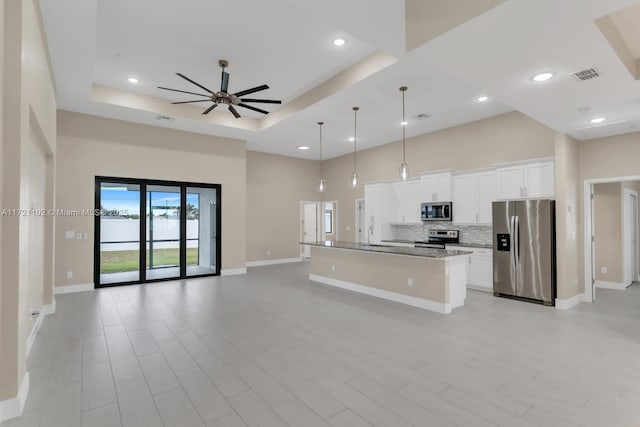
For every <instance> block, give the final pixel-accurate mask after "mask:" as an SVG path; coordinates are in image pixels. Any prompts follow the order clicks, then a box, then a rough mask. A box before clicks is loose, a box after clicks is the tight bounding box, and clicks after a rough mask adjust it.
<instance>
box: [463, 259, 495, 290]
mask: <svg viewBox="0 0 640 427" xmlns="http://www.w3.org/2000/svg"><path fill="white" fill-rule="evenodd" d="M467 287H468V288H472V289H477V290H481V291H487V292H493V256H492V255H491V254H489V255H486V254H479V253H474V254H473V255H471V256H469V281H468V283H467Z"/></svg>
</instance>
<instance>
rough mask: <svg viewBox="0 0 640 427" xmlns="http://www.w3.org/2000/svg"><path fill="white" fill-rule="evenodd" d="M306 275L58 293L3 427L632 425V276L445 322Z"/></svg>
mask: <svg viewBox="0 0 640 427" xmlns="http://www.w3.org/2000/svg"><path fill="white" fill-rule="evenodd" d="M308 268H309V267H308V264H307V263H299V264H290V265H283V266H270V267H260V268H252V269H250V270H249V274H248V275H247V276H235V277H224V278H220V277H216V278H206V279H194V280H191V281H188V282H180V281H177V282H165V283H156V284H149V285H142V286H128V287H121V288H109V289H102V290H99V291H95V292H86V293H81V294H71V295H61V296H58V297H57V298H56V299H57V312H56V313H55V314H54V315H51V316H49V317H47V318H46V319H45V322H44V325H43V328H42V329H41V332H40V334H39V336H38V338H37V340H36V343H35V345H34V347H33V351H32V355H31V358H30V360H29V371H30V373H31V392H30V394H29V398H28V401H27V403H26V407H25V411H24V415H23V416H22V417H21V418H18V419H15V420H11V421H9V422H6V423H5V424H3V427H5V426H6V427H9V426H11V427H15V426H46V427H50V426H51V427H54V426H60V427H74V426H87V427H102V426H105V427H106V426H152V427H156V426H180V427H190V426H212V427H213V426H216V427H218V426H227V427H228V426H234V427H235V426H287V425H290V426H300V427H314V426H334V427H346V426H369V425H372V426H389V427H402V426H411V425H413V426H449V427H450V426H460V427H483V426H500V427H525V426H544V427H554V426H579V425H582V426H594V427H595V426H597V427H613V426H629V427H631V426H633V427H637V426H640V286H637V285H636V286H633V287H631V288H629V289H627V290H626V291H605V290H603V291H599V292H598V301H597V302H596V303H593V304H581V305H580V306H579V307H577V308H576V309H574V310H571V311H559V310H555V309H553V308H549V307H543V306H538V305H533V304H527V303H522V302H517V301H511V300H505V299H498V298H494V297H493V296H492V295H490V294H487V293H481V292H474V291H470V292H469V295H468V297H467V301H466V305H465V307H464V308H461V309H458V310H455V311H454V313H453V314H451V315H446V316H445V315H438V314H434V313H430V312H427V311H423V310H419V309H415V308H411V307H407V306H404V305H400V304H396V303H392V302H387V301H383V300H379V299H375V298H370V297H367V296H363V295H358V294H352V293H349V292H346V291H342V290H339V289H333V288H329V287H325V286H323V285H320V284H317V283H312V282H310V281H309V280H308V279H307V275H308Z"/></svg>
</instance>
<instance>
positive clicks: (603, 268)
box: [600, 267, 609, 274]
mask: <svg viewBox="0 0 640 427" xmlns="http://www.w3.org/2000/svg"><path fill="white" fill-rule="evenodd" d="M607 271H609V270H608V269H607V267H602V268H601V269H600V272H601V273H602V274H607Z"/></svg>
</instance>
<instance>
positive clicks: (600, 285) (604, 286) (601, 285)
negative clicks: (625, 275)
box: [596, 280, 631, 291]
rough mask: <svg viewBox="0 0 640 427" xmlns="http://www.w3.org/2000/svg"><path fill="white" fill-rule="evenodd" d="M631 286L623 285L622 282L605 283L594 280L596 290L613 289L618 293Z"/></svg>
mask: <svg viewBox="0 0 640 427" xmlns="http://www.w3.org/2000/svg"><path fill="white" fill-rule="evenodd" d="M629 286H631V285H625V284H624V283H622V282H605V281H604V280H596V288H600V289H614V290H618V291H624V290H625V289H627V288H628V287H629Z"/></svg>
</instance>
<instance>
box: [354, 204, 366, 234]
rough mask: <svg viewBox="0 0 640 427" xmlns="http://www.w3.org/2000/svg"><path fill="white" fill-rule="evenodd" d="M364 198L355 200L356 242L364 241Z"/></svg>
mask: <svg viewBox="0 0 640 427" xmlns="http://www.w3.org/2000/svg"><path fill="white" fill-rule="evenodd" d="M364 240H365V239H364V199H357V200H356V243H361V242H364Z"/></svg>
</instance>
